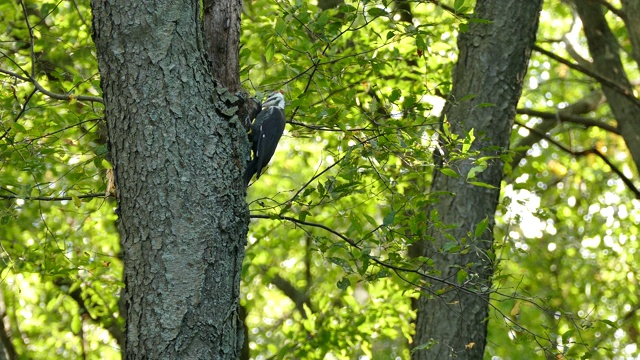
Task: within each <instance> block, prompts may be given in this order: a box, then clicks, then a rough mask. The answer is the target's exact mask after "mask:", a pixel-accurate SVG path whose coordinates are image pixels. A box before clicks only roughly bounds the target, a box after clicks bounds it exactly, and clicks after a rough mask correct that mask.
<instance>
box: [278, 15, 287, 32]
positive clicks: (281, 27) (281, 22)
mask: <svg viewBox="0 0 640 360" xmlns="http://www.w3.org/2000/svg"><path fill="white" fill-rule="evenodd" d="M286 26H287V24H285V22H284V19H283V18H282V17H278V18H276V33H277V34H279V35H282V34H283V33H284V30H285V29H286Z"/></svg>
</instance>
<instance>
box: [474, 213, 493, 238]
mask: <svg viewBox="0 0 640 360" xmlns="http://www.w3.org/2000/svg"><path fill="white" fill-rule="evenodd" d="M488 226H489V218H488V217H485V218H484V219H482V221H480V222H479V223H478V224H477V225H476V228H475V230H474V231H473V236H474V237H475V238H476V239H477V238H479V237H480V236H482V234H484V232H485V230H487V227H488Z"/></svg>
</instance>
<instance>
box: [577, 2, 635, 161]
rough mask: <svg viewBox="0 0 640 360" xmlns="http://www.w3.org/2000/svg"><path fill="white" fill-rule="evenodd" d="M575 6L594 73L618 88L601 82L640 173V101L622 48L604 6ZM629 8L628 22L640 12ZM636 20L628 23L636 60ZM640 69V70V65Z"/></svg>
mask: <svg viewBox="0 0 640 360" xmlns="http://www.w3.org/2000/svg"><path fill="white" fill-rule="evenodd" d="M574 3H575V5H576V9H577V10H578V15H580V19H581V20H582V24H583V27H584V34H585V36H586V37H587V44H588V45H589V52H590V53H591V57H592V59H593V70H594V71H595V72H597V73H598V74H599V75H601V76H604V77H605V78H607V79H608V80H611V81H613V82H614V83H615V84H617V85H618V86H617V87H612V86H610V85H609V84H608V83H605V82H601V86H602V91H603V92H604V94H605V96H606V97H607V102H608V103H609V106H610V107H611V112H612V113H613V115H614V117H615V118H616V120H617V121H618V128H619V129H620V134H621V135H622V137H623V138H624V141H625V143H626V144H627V147H628V148H629V152H631V156H632V157H633V161H634V162H635V164H636V168H637V169H640V119H639V118H638V114H640V101H638V99H637V98H635V97H634V96H633V87H632V86H631V83H630V82H629V79H628V78H627V75H626V72H625V69H624V67H623V66H622V60H621V59H620V45H619V44H618V41H617V39H616V36H615V35H614V34H613V32H612V31H611V28H609V24H607V20H606V19H605V17H604V12H603V7H602V4H601V3H600V2H599V1H594V0H580V1H574ZM637 3H638V2H637V1H636V4H637ZM625 5H626V6H625V10H627V11H630V13H628V14H627V19H632V18H631V16H633V15H635V16H637V15H638V13H637V10H638V9H640V5H631V4H630V2H627V1H625ZM633 19H634V20H632V21H627V24H629V25H630V27H629V36H630V39H631V41H632V45H633V46H634V48H633V55H634V56H636V55H637V54H638V53H640V50H639V49H638V48H637V46H639V45H640V44H638V43H637V42H640V41H638V39H637V36H638V34H637V31H639V30H638V25H637V22H638V18H637V17H636V18H633ZM632 23H633V24H632ZM634 24H635V25H634ZM636 61H637V59H636ZM638 65H639V66H640V64H638Z"/></svg>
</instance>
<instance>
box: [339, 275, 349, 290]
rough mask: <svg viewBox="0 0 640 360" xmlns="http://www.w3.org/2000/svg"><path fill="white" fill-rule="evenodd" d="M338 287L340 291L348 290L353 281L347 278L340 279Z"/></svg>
mask: <svg viewBox="0 0 640 360" xmlns="http://www.w3.org/2000/svg"><path fill="white" fill-rule="evenodd" d="M336 285H337V286H338V289H340V290H346V289H347V288H348V287H349V286H351V281H350V280H349V279H347V278H346V277H343V278H342V279H340V281H338V283H337V284H336Z"/></svg>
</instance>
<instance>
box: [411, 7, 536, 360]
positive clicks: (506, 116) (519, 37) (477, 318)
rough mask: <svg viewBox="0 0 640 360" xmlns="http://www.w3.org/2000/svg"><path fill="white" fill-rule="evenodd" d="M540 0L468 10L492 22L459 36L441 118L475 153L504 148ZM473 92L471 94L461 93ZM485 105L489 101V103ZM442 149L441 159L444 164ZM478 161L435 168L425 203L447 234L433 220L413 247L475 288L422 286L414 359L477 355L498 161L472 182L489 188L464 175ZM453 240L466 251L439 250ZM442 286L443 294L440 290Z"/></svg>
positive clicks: (447, 275)
mask: <svg viewBox="0 0 640 360" xmlns="http://www.w3.org/2000/svg"><path fill="white" fill-rule="evenodd" d="M541 6H542V1H541V0H531V1H520V0H510V1H505V0H487V1H478V2H477V4H476V8H475V12H474V15H475V17H477V18H480V19H485V20H489V21H490V23H483V22H470V24H469V30H468V31H467V32H461V34H460V37H459V39H458V46H459V51H460V54H459V59H458V63H457V65H456V67H455V70H454V74H453V89H452V93H451V95H450V97H449V100H448V102H447V105H446V107H445V110H444V116H445V119H446V122H447V123H448V124H449V125H450V131H451V133H453V134H458V136H459V137H460V138H462V139H464V138H465V137H466V136H467V133H468V132H469V131H470V130H472V129H473V130H474V134H475V137H476V140H475V141H474V142H473V146H472V150H478V151H480V152H481V153H480V154H479V155H478V156H475V157H474V158H475V159H479V158H480V157H482V156H499V155H500V154H501V153H502V152H504V151H505V150H506V149H508V145H509V137H510V134H511V127H512V125H513V120H514V117H515V114H516V105H517V103H518V99H519V97H520V94H521V91H522V81H523V78H524V75H525V73H526V69H527V63H528V61H529V56H530V54H531V49H532V47H533V44H534V41H535V34H536V30H537V27H538V14H539V12H540V9H541ZM468 95H475V97H474V98H472V99H470V100H461V99H463V98H464V97H465V96H468ZM486 104H493V105H491V106H487V105H486ZM449 160H450V159H449V158H448V156H447V155H446V154H445V156H444V158H443V159H442V161H444V162H445V163H448V162H449ZM474 166H476V164H474V163H473V159H468V160H464V161H461V162H456V163H455V164H454V166H452V169H455V170H456V171H457V172H458V173H459V175H460V177H458V178H454V177H450V176H445V175H443V174H442V173H441V172H439V171H436V172H435V174H434V177H433V183H432V186H431V193H432V194H450V195H440V196H439V198H438V201H437V203H435V204H434V205H432V206H431V207H429V208H428V209H427V213H428V214H435V213H437V214H438V218H439V220H440V221H441V222H442V223H443V224H445V225H453V226H454V228H453V229H449V230H446V231H447V233H448V234H449V235H451V236H452V237H451V238H448V237H446V236H444V234H443V233H444V231H445V230H442V228H441V227H440V228H439V230H438V229H436V225H435V224H431V226H429V230H428V238H430V239H431V240H425V241H423V242H422V244H421V246H422V249H419V253H422V255H424V256H427V257H429V258H431V259H433V261H434V263H433V264H434V268H433V269H430V268H427V269H426V270H431V271H433V272H435V273H436V274H437V275H438V276H440V277H442V278H444V279H447V280H448V281H450V282H456V281H457V280H456V279H457V274H458V271H459V270H460V269H464V270H465V271H466V272H467V273H468V274H469V276H468V277H467V278H466V279H467V281H465V283H464V285H461V286H463V287H465V288H467V289H468V290H472V291H473V292H476V293H475V294H473V293H469V292H466V291H464V290H461V289H452V288H446V287H445V286H444V285H443V284H435V283H434V284H430V285H428V286H429V288H428V290H429V292H428V293H427V292H424V293H423V294H422V296H421V297H420V298H419V299H418V300H417V301H416V308H417V313H418V317H417V320H416V334H415V336H414V339H413V345H412V346H413V359H445V358H448V357H453V356H456V357H459V358H463V359H482V356H483V352H484V348H485V345H486V337H487V316H488V301H489V296H488V289H490V288H491V280H490V278H491V275H492V272H493V262H492V259H493V256H492V255H491V246H492V243H493V234H492V228H493V224H494V213H495V211H496V207H497V204H498V198H499V194H500V182H501V180H502V176H503V162H502V161H501V160H499V159H494V160H491V161H489V163H488V167H487V169H486V170H485V171H483V172H482V173H480V174H479V175H477V178H476V180H475V181H479V182H483V183H486V184H489V185H491V186H493V188H487V187H482V186H477V185H471V184H469V183H468V182H467V181H466V178H467V174H468V172H469V170H470V169H471V168H472V167H474ZM485 218H486V219H488V227H487V230H486V231H484V233H482V235H480V236H478V237H476V236H474V229H475V228H476V225H477V224H478V223H480V222H481V221H482V220H483V219H485ZM452 239H455V241H457V242H458V243H459V244H461V247H462V248H465V247H467V250H468V251H467V252H465V251H458V252H447V251H443V247H444V245H445V244H446V243H448V242H451V241H452ZM438 291H443V292H444V293H439V292H438Z"/></svg>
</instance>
